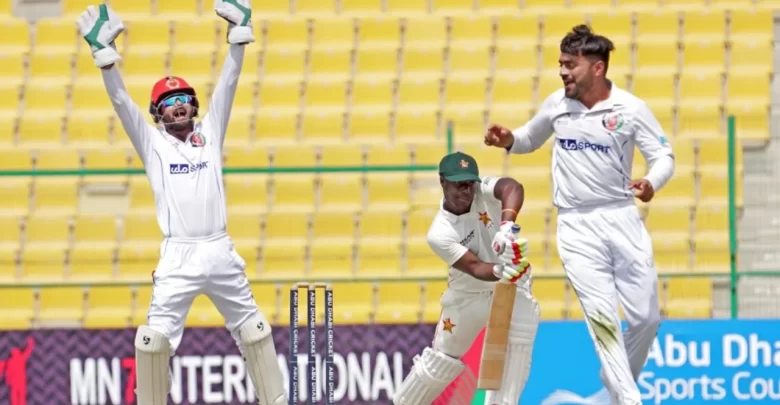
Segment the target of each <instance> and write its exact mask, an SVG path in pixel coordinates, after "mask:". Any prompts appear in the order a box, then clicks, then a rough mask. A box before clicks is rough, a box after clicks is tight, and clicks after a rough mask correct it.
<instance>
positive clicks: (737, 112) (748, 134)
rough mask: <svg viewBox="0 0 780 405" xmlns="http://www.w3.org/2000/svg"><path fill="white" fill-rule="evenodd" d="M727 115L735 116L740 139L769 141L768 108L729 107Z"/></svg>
mask: <svg viewBox="0 0 780 405" xmlns="http://www.w3.org/2000/svg"><path fill="white" fill-rule="evenodd" d="M726 108H727V109H726V115H727V116H728V115H734V117H735V121H736V133H737V137H738V138H740V139H754V140H761V141H767V140H769V111H768V107H767V106H752V105H749V104H743V105H727V107H726Z"/></svg>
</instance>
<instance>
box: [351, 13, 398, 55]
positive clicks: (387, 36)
mask: <svg viewBox="0 0 780 405" xmlns="http://www.w3.org/2000/svg"><path fill="white" fill-rule="evenodd" d="M358 39H359V44H360V45H359V47H360V48H366V49H384V50H385V51H386V50H387V49H396V48H398V47H399V46H400V45H401V26H400V20H399V19H397V18H394V17H390V16H383V15H381V14H377V15H373V16H370V17H365V18H361V19H360V20H359V22H358Z"/></svg>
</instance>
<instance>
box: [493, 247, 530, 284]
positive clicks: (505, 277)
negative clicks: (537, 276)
mask: <svg viewBox="0 0 780 405" xmlns="http://www.w3.org/2000/svg"><path fill="white" fill-rule="evenodd" d="M498 261H499V264H496V265H495V266H493V274H494V275H495V276H496V277H497V278H498V279H499V280H502V281H507V282H510V283H517V282H518V281H520V282H521V283H522V282H525V280H527V279H528V277H529V276H530V275H531V263H530V262H529V261H528V240H526V239H522V238H520V239H517V240H514V241H510V242H509V243H507V245H506V248H505V249H504V251H503V252H501V254H500V255H499V256H498Z"/></svg>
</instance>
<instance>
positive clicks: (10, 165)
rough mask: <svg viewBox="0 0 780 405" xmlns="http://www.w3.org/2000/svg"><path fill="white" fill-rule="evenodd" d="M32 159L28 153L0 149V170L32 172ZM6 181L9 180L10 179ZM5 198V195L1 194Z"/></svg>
mask: <svg viewBox="0 0 780 405" xmlns="http://www.w3.org/2000/svg"><path fill="white" fill-rule="evenodd" d="M32 167H33V159H32V156H30V154H29V153H26V152H19V151H16V150H12V149H0V169H3V170H32ZM8 180H11V179H10V178H9V179H8ZM3 196H5V194H3Z"/></svg>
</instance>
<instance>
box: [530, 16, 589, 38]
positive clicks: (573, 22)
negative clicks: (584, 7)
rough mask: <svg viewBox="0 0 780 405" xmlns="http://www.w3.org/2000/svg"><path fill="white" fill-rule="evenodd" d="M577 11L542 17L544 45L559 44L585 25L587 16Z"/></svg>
mask: <svg viewBox="0 0 780 405" xmlns="http://www.w3.org/2000/svg"><path fill="white" fill-rule="evenodd" d="M575 10H577V11H566V12H556V13H554V14H547V15H543V16H542V32H541V37H542V43H544V44H551V43H554V44H558V45H559V46H560V42H561V39H562V38H563V37H564V36H565V35H566V34H567V33H568V32H570V31H571V30H572V28H574V27H575V26H577V25H580V24H585V23H586V21H585V15H584V14H583V13H582V12H581V11H579V9H575Z"/></svg>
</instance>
